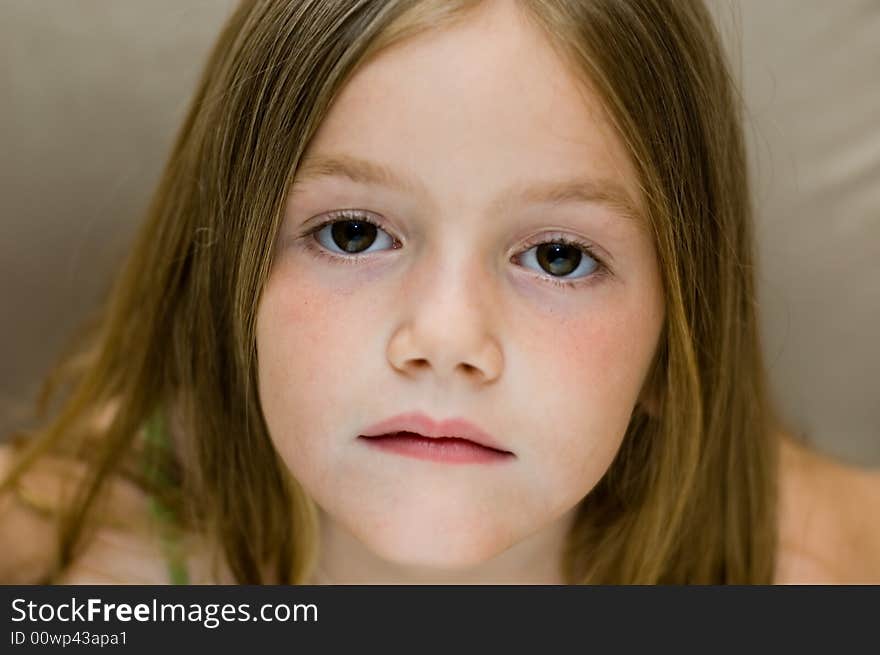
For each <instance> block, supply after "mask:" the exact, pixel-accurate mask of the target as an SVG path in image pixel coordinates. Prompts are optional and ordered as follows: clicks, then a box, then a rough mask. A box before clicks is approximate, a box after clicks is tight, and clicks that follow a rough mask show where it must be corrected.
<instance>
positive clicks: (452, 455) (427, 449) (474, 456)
mask: <svg viewBox="0 0 880 655" xmlns="http://www.w3.org/2000/svg"><path fill="white" fill-rule="evenodd" d="M360 439H362V440H364V441H366V442H367V444H368V445H370V446H372V447H373V448H378V449H379V450H384V451H385V452H388V453H394V454H397V455H403V456H405V457H414V458H415V459H424V460H431V461H434V462H448V463H450V464H489V463H497V462H504V461H507V460H509V459H512V458H513V457H514V455H513V453H505V452H501V451H499V450H492V449H491V448H484V447H483V446H478V445H477V444H475V443H473V442H471V441H467V440H464V439H447V438H439V439H429V438H428V437H420V436H417V435H396V436H382V437H364V436H361V437H360Z"/></svg>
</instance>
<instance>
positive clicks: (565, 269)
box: [535, 243, 583, 275]
mask: <svg viewBox="0 0 880 655" xmlns="http://www.w3.org/2000/svg"><path fill="white" fill-rule="evenodd" d="M582 255H583V253H582V252H581V250H580V248H576V247H575V246H570V245H568V244H565V243H542V244H541V245H539V246H538V247H537V250H536V252H535V258H536V259H537V260H538V264H540V266H541V268H543V269H544V270H545V271H547V272H548V273H550V274H551V275H568V274H569V273H571V272H572V271H574V270H576V269H577V267H578V264H580V262H581V257H582Z"/></svg>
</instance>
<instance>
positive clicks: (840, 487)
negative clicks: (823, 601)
mask: <svg viewBox="0 0 880 655" xmlns="http://www.w3.org/2000/svg"><path fill="white" fill-rule="evenodd" d="M779 479H780V487H779V492H780V506H779V509H780V512H779V537H780V542H779V557H778V563H777V574H776V582H777V583H779V584H878V583H880V469H877V468H863V467H857V466H853V465H851V464H847V463H844V462H841V461H839V460H837V459H835V458H833V457H830V456H827V455H825V454H822V453H820V452H818V451H816V450H815V449H812V448H810V447H808V446H806V445H804V444H802V443H800V442H799V441H797V440H796V439H795V438H794V437H791V436H790V435H783V436H782V439H781V453H780V478H779Z"/></svg>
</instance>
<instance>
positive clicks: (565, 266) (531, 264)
mask: <svg viewBox="0 0 880 655" xmlns="http://www.w3.org/2000/svg"><path fill="white" fill-rule="evenodd" d="M517 258H521V259H522V260H523V262H524V263H525V264H526V266H527V267H528V268H532V270H536V271H538V272H540V273H546V274H547V275H549V276H550V277H549V278H548V277H547V275H544V276H542V279H545V280H547V281H548V282H550V283H553V284H557V285H562V286H575V285H577V284H581V283H582V282H584V281H585V279H586V278H591V279H592V278H596V277H600V276H602V275H604V274H605V273H606V272H607V270H608V269H607V267H606V266H605V264H604V263H603V262H602V260H600V259H599V258H598V257H597V256H596V255H595V254H594V253H593V250H592V248H591V247H590V245H589V244H586V243H582V242H581V241H578V240H570V239H568V238H566V237H563V236H558V237H557V236H553V237H546V236H544V237H541V240H539V241H534V242H532V243H530V244H528V245H527V249H526V250H524V251H523V252H522V253H521V254H519V255H518V256H517V257H514V259H517Z"/></svg>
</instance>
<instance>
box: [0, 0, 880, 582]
mask: <svg viewBox="0 0 880 655" xmlns="http://www.w3.org/2000/svg"><path fill="white" fill-rule="evenodd" d="M741 110H742V107H741V103H740V98H739V96H738V95H737V93H736V91H735V90H734V87H733V85H732V82H731V80H730V77H729V73H728V70H727V68H726V64H725V61H724V58H723V56H722V51H721V47H720V45H719V39H718V36H717V34H716V31H715V28H714V27H713V23H712V21H711V19H710V16H709V15H708V14H707V12H706V10H705V8H704V7H702V6H701V5H700V4H698V3H697V2H679V3H668V2H661V1H660V0H640V1H638V2H635V1H633V2H619V1H614V2H602V1H599V0H591V1H585V0H543V1H540V2H538V1H536V0H528V1H526V0H521V1H519V2H514V1H512V0H511V1H483V2H473V1H467V0H459V1H449V0H442V1H441V0H424V1H419V2H404V1H403V0H400V1H398V0H389V1H383V2H376V1H372V0H333V1H329V2H328V1H327V0H320V1H319V0H296V1H293V0H291V1H287V2H281V1H278V0H272V1H247V2H244V3H242V4H241V6H240V7H239V8H238V9H237V11H236V12H235V13H234V14H233V15H232V16H231V18H230V19H229V21H228V23H227V25H226V26H225V28H224V30H223V32H222V34H221V36H220V38H219V40H218V42H217V44H216V46H215V48H214V50H213V53H212V54H211V56H210V59H209V61H208V64H207V68H206V69H205V72H204V75H203V77H202V80H201V83H200V85H199V88H198V90H197V93H196V95H195V98H194V101H193V104H192V107H191V109H190V111H189V114H188V116H187V118H186V121H185V122H184V125H183V127H182V129H181V131H180V133H179V135H178V137H177V141H176V143H175V146H174V148H173V151H172V153H171V156H170V159H169V161H168V164H167V166H166V169H165V172H164V175H163V177H162V179H161V182H160V184H159V187H158V189H157V190H156V193H155V196H154V199H153V202H152V204H151V206H150V208H149V216H148V220H147V221H146V223H145V224H144V226H143V229H142V232H141V233H140V235H139V237H138V239H137V241H136V243H135V245H134V248H133V250H132V251H131V255H130V257H129V259H128V260H127V262H126V265H125V268H124V270H123V271H122V273H121V275H120V276H119V278H118V280H117V282H116V285H115V287H114V288H113V290H112V293H111V295H110V297H109V301H108V303H107V304H106V307H105V308H104V309H103V311H102V313H101V314H100V317H99V320H98V321H97V322H96V324H95V325H94V326H93V327H92V328H91V329H90V331H89V332H87V333H86V334H85V337H84V339H83V341H82V343H80V344H78V347H77V349H76V350H75V351H74V352H73V353H72V354H71V355H70V357H68V358H67V359H66V360H65V361H64V362H63V363H62V365H61V366H60V367H59V369H58V370H57V373H56V374H55V375H53V376H51V377H50V378H49V379H48V380H47V383H46V386H45V389H44V394H43V399H42V406H43V407H45V406H46V402H47V401H48V399H49V398H50V397H51V396H52V394H54V393H55V392H56V390H60V389H62V388H63V389H64V390H65V395H64V403H63V404H62V405H61V406H60V411H59V412H58V413H57V415H55V416H53V417H52V418H51V420H49V421H47V422H46V425H45V427H44V429H42V430H40V431H39V432H38V433H36V434H29V435H19V438H18V439H17V445H16V446H15V448H14V450H13V449H12V448H7V449H6V450H5V451H3V455H2V462H0V465H2V470H3V471H4V474H5V478H4V481H3V487H2V492H3V495H2V496H0V498H2V501H0V503H2V504H0V511H2V518H0V542H2V553H3V554H2V556H0V578H2V579H0V581H2V582H6V583H12V582H17V583H22V582H25V583H39V582H57V583H107V582H124V583H164V582H176V583H187V582H188V583H292V584H361V583H397V584H406V583H418V584H426V583H455V584H474V583H514V584H585V583H638V584H650V583H734V584H746V583H771V582H846V583H857V582H875V583H876V582H880V529H878V525H877V517H878V516H880V482H878V480H880V477H878V473H877V472H872V471H867V470H860V469H855V468H851V467H848V466H844V465H842V464H839V463H836V462H834V461H831V460H828V459H826V458H824V457H821V456H819V455H818V454H816V453H813V452H812V451H810V450H809V449H807V448H806V447H804V446H801V445H798V444H797V443H796V442H795V441H794V440H793V438H792V437H790V436H787V435H786V432H785V430H784V429H783V427H782V425H781V423H780V421H779V420H778V419H777V417H776V412H775V411H774V410H773V408H772V407H771V405H770V402H769V400H768V391H767V383H766V377H765V369H764V364H763V361H762V356H761V351H760V343H759V333H758V320H757V306H756V301H755V287H754V279H755V270H754V266H755V265H754V255H753V227H752V222H751V221H752V217H751V208H750V205H749V201H748V198H749V188H748V178H747V173H746V167H745V166H746V165H745V153H744V146H743V138H742V132H741V123H740V120H741V119H740V112H741Z"/></svg>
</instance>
